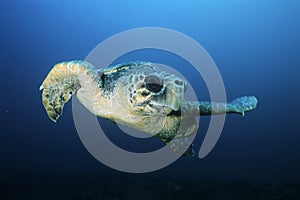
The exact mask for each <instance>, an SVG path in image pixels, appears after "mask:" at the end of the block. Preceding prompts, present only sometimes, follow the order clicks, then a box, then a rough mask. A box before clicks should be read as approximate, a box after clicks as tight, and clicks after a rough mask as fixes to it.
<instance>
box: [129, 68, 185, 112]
mask: <svg viewBox="0 0 300 200" xmlns="http://www.w3.org/2000/svg"><path fill="white" fill-rule="evenodd" d="M135 76H136V77H134V78H133V82H134V84H133V91H131V94H130V103H131V104H132V105H133V107H135V108H136V109H137V110H138V111H142V112H146V113H153V114H155V115H157V114H159V113H160V114H163V115H167V114H169V113H171V112H172V111H178V110H179V109H180V104H181V102H182V100H183V96H184V92H185V88H186V82H185V81H184V80H183V79H181V78H179V77H177V76H175V75H173V74H169V73H167V72H165V71H161V70H158V69H156V68H155V69H153V70H149V69H147V70H143V71H142V72H141V73H137V74H136V75H135Z"/></svg>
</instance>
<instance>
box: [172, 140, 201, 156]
mask: <svg viewBox="0 0 300 200" xmlns="http://www.w3.org/2000/svg"><path fill="white" fill-rule="evenodd" d="M168 145H169V147H170V148H171V150H172V151H173V152H174V153H175V154H176V155H177V156H182V157H185V158H191V157H194V156H195V150H194V144H193V143H192V141H190V140H189V139H188V138H175V139H173V140H171V141H170V142H169V143H168Z"/></svg>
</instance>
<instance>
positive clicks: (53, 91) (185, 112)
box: [40, 60, 257, 156]
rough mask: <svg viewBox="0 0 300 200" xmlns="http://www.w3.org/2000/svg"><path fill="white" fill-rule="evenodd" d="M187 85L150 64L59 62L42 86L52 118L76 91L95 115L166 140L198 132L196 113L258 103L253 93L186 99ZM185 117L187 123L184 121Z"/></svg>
mask: <svg viewBox="0 0 300 200" xmlns="http://www.w3.org/2000/svg"><path fill="white" fill-rule="evenodd" d="M185 89H186V82H185V81H184V80H182V79H181V78H179V77H177V76H175V75H173V74H169V73H167V72H165V71H162V70H160V69H159V68H158V67H157V66H155V65H154V64H153V63H150V62H140V61H139V62H129V63H123V64H119V65H115V66H112V67H108V68H105V69H98V70H96V69H95V68H94V67H93V65H92V64H90V63H88V62H86V61H77V60H75V61H70V62H62V63H58V64H56V65H55V66H54V67H53V69H52V70H51V71H50V72H49V74H48V75H47V77H46V79H45V80H44V82H43V83H42V85H41V87H40V90H43V92H42V101H43V105H44V107H45V109H46V111H47V114H48V116H49V117H50V119H51V120H52V121H54V122H56V121H57V120H58V118H59V117H60V116H61V115H62V112H63V107H64V104H65V103H66V102H67V101H68V100H69V99H70V98H71V96H72V95H73V94H76V96H77V98H78V100H79V102H80V103H81V104H82V105H83V106H84V107H85V108H87V109H88V110H89V111H90V112H91V113H93V114H94V115H96V116H99V117H102V118H107V119H109V120H112V121H114V122H118V123H120V124H122V125H125V126H129V127H132V128H134V129H137V130H140V131H143V132H146V133H148V134H150V135H155V136H156V137H158V138H159V139H161V140H162V141H163V142H165V143H166V144H168V143H169V142H170V141H171V140H172V139H173V138H186V137H187V136H189V135H191V134H193V133H195V132H196V130H197V123H196V120H195V117H196V116H199V115H211V114H223V113H239V114H241V115H243V116H244V113H245V112H246V111H249V110H252V109H254V108H255V107H256V105H257V99H256V98H255V97H254V96H245V97H240V98H237V99H235V100H234V101H231V102H229V103H218V102H202V101H201V102H197V101H194V102H193V101H187V100H184V92H185ZM182 120H185V121H184V125H180V124H181V122H182ZM169 146H170V147H171V149H172V150H173V151H174V152H175V153H178V152H179V154H180V152H181V151H182V148H181V147H178V146H176V145H175V146H174V145H169ZM179 146H180V145H179ZM184 148H185V149H184V150H186V151H184V152H185V154H184V155H185V156H193V155H194V151H193V149H192V145H191V146H189V147H188V148H186V147H184ZM180 155H181V154H180Z"/></svg>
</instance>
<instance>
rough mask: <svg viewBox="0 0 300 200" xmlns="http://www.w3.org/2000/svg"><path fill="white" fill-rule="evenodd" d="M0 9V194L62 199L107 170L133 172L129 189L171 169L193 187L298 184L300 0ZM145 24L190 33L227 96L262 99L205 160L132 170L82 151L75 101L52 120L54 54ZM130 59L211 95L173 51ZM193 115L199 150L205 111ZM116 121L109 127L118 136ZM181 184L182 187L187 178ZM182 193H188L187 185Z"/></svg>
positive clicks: (82, 49) (82, 53) (24, 4)
mask: <svg viewBox="0 0 300 200" xmlns="http://www.w3.org/2000/svg"><path fill="white" fill-rule="evenodd" d="M0 9H1V12H0V19H1V20H0V25H1V29H0V30H1V31H0V61H1V68H0V69H1V71H0V85H1V98H0V119H1V123H0V195H2V196H0V198H3V199H5V198H7V199H12V198H14V197H15V198H18V197H19V196H18V195H21V196H22V195H25V196H24V197H26V198H27V197H28V198H29V199H34V198H36V199H38V197H40V196H43V195H44V194H45V196H51V195H53V196H55V195H56V196H55V197H56V199H60V198H61V199H68V195H71V194H74V195H75V196H76V194H77V193H80V188H86V187H88V186H90V185H92V186H94V187H96V186H95V185H101V187H102V186H103V185H105V184H106V183H107V180H109V181H110V184H108V186H107V187H110V186H114V185H117V186H118V187H120V184H126V182H127V181H128V182H130V181H131V182H130V183H132V184H133V185H134V186H132V187H130V186H127V187H129V191H132V192H133V193H134V191H136V190H135V188H134V187H136V186H137V185H139V182H138V181H141V180H147V179H154V180H158V182H157V185H159V186H162V185H167V183H169V182H171V183H172V184H173V185H176V184H177V183H176V180H177V179H180V180H183V181H191V182H192V184H191V185H192V187H196V186H197V185H198V184H199V185H200V184H201V183H203V181H212V182H214V181H215V182H230V181H236V182H243V183H244V182H245V183H253V184H261V183H267V184H271V185H272V184H287V183H298V184H299V181H300V170H299V169H300V156H299V152H300V145H299V144H300V133H299V112H300V106H299V105H300V104H299V102H300V93H299V91H300V90H299V85H300V68H299V66H300V56H299V53H300V37H299V36H300V23H299V21H300V12H299V10H300V3H299V1H296V0H294V1H293V0H287V1H275V0H272V1H250V0H249V1H197V2H196V1H174V0H173V1H158V0H157V1H147V2H146V1H130V0H129V1H126V2H125V1H121V0H120V1H106V2H104V1H102V2H100V1H71V0H67V1H58V0H55V1H49V0H46V1H38V0H35V1H33V0H32V1H21V0H20V1H9V0H2V1H1V2H0ZM149 26H152V27H164V28H169V29H173V30H176V31H180V32H182V33H184V34H186V35H188V36H190V37H192V38H193V39H195V40H196V41H197V42H199V43H200V44H201V45H202V46H203V47H204V48H205V49H206V51H207V52H208V53H209V54H210V56H211V57H212V58H213V60H214V61H215V63H216V64H217V66H218V68H219V70H220V72H221V74H222V77H223V81H224V84H225V86H226V92H227V98H228V99H233V98H236V97H239V96H243V95H255V96H256V97H257V98H258V99H259V105H258V107H257V109H256V110H254V111H252V112H249V113H247V114H246V116H245V118H241V116H238V115H228V116H227V118H226V123H225V127H224V130H223V132H222V135H221V137H220V140H219V141H218V143H217V145H216V146H215V148H214V149H213V151H212V152H211V153H210V154H209V155H208V156H207V157H205V158H204V159H198V158H197V157H195V158H192V159H179V160H178V161H176V162H175V163H173V164H172V165H170V166H168V167H166V168H164V169H161V170H159V171H156V172H152V173H148V174H127V173H123V172H118V171H116V170H113V169H110V168H109V167H106V166H105V165H103V164H101V163H100V162H98V161H97V160H96V159H94V158H93V157H92V156H91V155H90V154H89V153H88V152H87V150H86V149H85V147H84V146H83V145H82V143H81V141H80V139H79V137H78V135H77V133H76V129H75V126H74V122H73V118H72V110H71V104H70V103H69V104H67V105H66V106H65V109H64V114H63V116H62V117H61V119H60V120H59V122H58V123H56V124H55V123H53V122H51V121H50V120H49V118H48V117H47V115H46V113H45V111H44V108H43V106H42V102H41V94H40V92H39V91H38V89H39V86H40V84H41V83H42V81H43V79H44V78H45V76H46V74H47V73H48V71H49V70H50V69H51V68H52V66H53V64H55V63H57V62H60V61H64V60H74V59H84V58H85V57H86V56H87V55H88V53H89V52H90V51H91V50H92V49H93V48H94V47H95V46H97V45H98V44H99V43H100V42H101V41H103V40H105V39H107V38H108V37H110V36H112V35H114V34H117V33H119V32H122V31H125V30H128V29H132V28H138V27H149ZM131 60H149V61H152V62H160V63H164V64H167V65H170V66H174V68H176V69H178V70H181V72H182V73H183V74H184V75H185V76H186V77H188V79H189V81H190V82H191V84H192V85H193V87H194V88H199V91H197V95H198V97H199V98H200V99H201V100H207V99H208V98H209V95H208V93H207V89H206V87H205V84H204V82H203V80H202V79H201V77H197V76H195V75H194V73H193V70H192V69H191V68H190V66H188V63H187V62H186V61H185V60H183V59H181V58H179V57H177V56H174V55H172V54H169V53H167V52H161V51H156V50H148V51H140V52H135V53H132V54H128V55H124V56H123V57H122V58H120V59H119V61H131ZM182 65H184V66H185V65H186V66H185V67H182ZM200 121H201V122H200V125H201V123H203V125H202V126H201V127H200V131H199V132H198V134H197V137H196V141H195V145H196V150H199V148H200V145H201V142H202V139H203V137H204V136H203V134H201V133H202V132H201V131H204V132H205V130H206V129H207V124H208V122H209V117H203V119H202V118H201V120H200ZM103 123H106V122H103ZM109 125H110V124H109ZM111 126H114V125H111ZM112 130H114V131H116V133H114V131H112V132H111V134H112V135H117V134H120V133H119V132H118V130H117V129H112ZM113 139H114V140H116V141H115V142H116V143H123V145H124V146H126V142H129V141H131V139H128V138H123V136H120V139H118V137H114V138H113ZM124 143H125V144H124ZM141 144H144V143H141ZM141 144H140V143H139V144H137V147H138V148H141V147H142V146H143V145H141ZM128 145H129V146H130V148H133V147H134V145H132V143H131V144H128ZM145 145H146V144H145ZM146 146H147V145H146ZM147 148H149V145H148V147H147ZM103 177H106V178H103ZM120 177H121V178H120ZM120 180H121V181H120ZM124 180H125V181H124ZM159 180H161V182H159ZM136 181H137V182H138V184H135V183H136ZM164 181H165V182H164ZM141 182H143V181H141ZM25 183H27V184H28V185H27V186H25ZM149 184H150V186H149V185H147V184H146V183H144V182H143V184H142V186H145V188H148V190H149V191H153V193H155V192H156V194H160V193H159V192H158V191H159V189H160V188H159V186H156V185H155V184H154V183H149ZM172 184H171V185H172ZM181 184H182V185H183V186H182V188H183V189H182V190H183V191H185V190H184V188H185V187H188V186H184V182H183V183H181ZM142 186H140V187H139V189H141V190H142V189H143V187H142ZM99 187H100V186H99ZM103 187H104V186H103ZM174 187H175V186H174ZM178 187H179V189H180V187H181V185H180V186H178ZM149 188H150V189H149ZM176 188H177V185H176V187H175V189H176ZM177 189H178V188H177ZM19 190H20V191H21V192H18V191H19ZM62 190H66V191H67V192H65V193H64V192H61V191H62ZM58 191H59V192H60V193H59V192H58ZM87 191H90V190H89V189H87ZM87 191H85V192H86V193H85V194H88V193H89V192H87ZM120 191H121V193H122V190H120ZM56 192H57V193H58V194H56ZM110 192H111V190H108V192H107V193H106V195H108V197H111V196H110V195H111V194H110ZM94 193H95V192H94ZM94 193H93V194H94ZM118 194H119V193H118ZM118 194H113V195H116V196H118ZM95 195H96V194H95ZM97 195H101V194H98V193H97ZM113 195H112V196H113ZM119 195H120V194H119ZM145 195H146V194H145ZM181 195H183V196H180V197H181V199H184V197H186V196H185V193H184V192H182V191H181ZM53 196H52V197H53ZM9 197H11V198H9ZM91 197H93V195H91ZM178 198H179V197H178ZM44 199H47V198H44ZM49 199H52V198H50V197H49ZM74 199H76V198H75V197H74ZM78 199H80V198H78ZM81 199H84V198H83V197H82V198H81ZM92 199H93V198H92ZM108 199H109V198H108ZM139 199H141V198H139Z"/></svg>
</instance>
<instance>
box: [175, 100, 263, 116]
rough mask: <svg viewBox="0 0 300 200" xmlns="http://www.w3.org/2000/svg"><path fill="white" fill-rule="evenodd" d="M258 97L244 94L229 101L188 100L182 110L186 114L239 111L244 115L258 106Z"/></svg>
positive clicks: (213, 113)
mask: <svg viewBox="0 0 300 200" xmlns="http://www.w3.org/2000/svg"><path fill="white" fill-rule="evenodd" d="M257 102H258V101H257V99H256V97H254V96H244V97H240V98H237V99H235V100H233V101H231V102H229V103H218V102H206V101H201V102H193V101H186V102H183V104H182V110H181V112H183V113H185V115H192V116H197V115H218V114H224V113H238V114H242V115H243V116H244V114H245V112H246V111H250V110H253V109H254V108H256V105H257Z"/></svg>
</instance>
